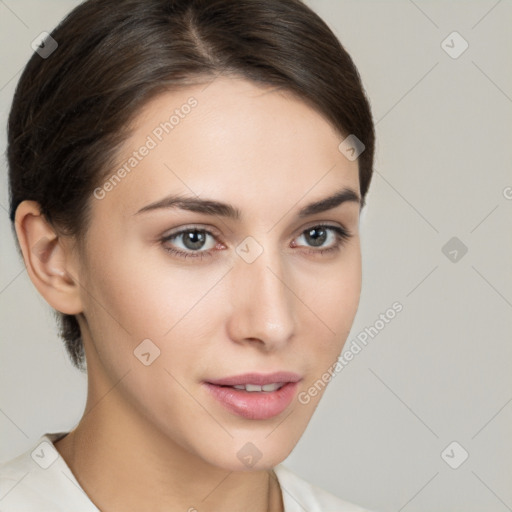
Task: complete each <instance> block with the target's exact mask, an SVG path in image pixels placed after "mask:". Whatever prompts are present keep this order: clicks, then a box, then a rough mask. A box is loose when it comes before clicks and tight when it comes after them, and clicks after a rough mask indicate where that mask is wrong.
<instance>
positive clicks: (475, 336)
mask: <svg viewBox="0 0 512 512" xmlns="http://www.w3.org/2000/svg"><path fill="white" fill-rule="evenodd" d="M78 3H79V2H77V1H72V0H60V1H57V0H44V1H43V0H40V1H26V0H24V1H21V0H17V1H14V0H0V34H1V35H0V43H1V44H0V58H1V67H0V120H1V123H0V152H1V153H2V160H1V161H0V171H1V173H2V176H1V182H0V183H1V194H0V229H1V238H0V242H1V251H0V255H1V272H0V307H1V317H0V321H1V344H0V365H1V372H0V385H1V388H0V389H1V396H0V439H1V446H0V460H6V459H9V458H11V457H13V456H14V455H16V454H18V453H20V452H21V451H24V450H26V449H28V448H29V447H31V446H32V445H33V444H34V443H35V442H36V441H37V439H38V438H39V436H40V435H42V434H43V433H45V432H57V431H64V430H69V429H71V428H73V427H74V426H75V424H76V423H77V422H78V420H79V418H80V416H81V413H82V409H83V406H84V403H85V392H86V378H85V376H84V375H82V374H80V373H79V372H78V371H77V370H75V369H74V368H73V367H72V366H71V363H70V362H69V361H68V359H67V355H66V353H65V351H64V347H63V344H62V342H61V341H60V340H59V338H58V337H57V335H56V326H55V322H54V319H53V316H52V314H51V310H50V308H49V306H47V304H46V303H45V301H44V300H43V299H42V298H41V297H40V296H39V295H38V293H37V292H36V290H35V288H34V286H33V285H32V283H31V282H30V280H29V278H28V275H27V273H26V271H25V269H24V265H23V263H22V261H21V260H20V259H19V258H18V255H17V253H16V250H15V245H14V240H13V237H12V233H11V227H10V221H9V218H8V213H7V211H8V192H7V169H6V160H5V155H4V152H5V147H6V135H5V130H6V120H7V115H8V112H9V108H10V104H11V100H12V96H13V93H14V88H15V85H16V83H17V80H18V79H19V76H20V73H21V70H22V69H23V67H24V66H25V64H26V62H27V61H28V58H29V57H30V55H31V52H32V49H31V47H30V43H31V41H32V40H33V39H34V38H35V37H36V36H38V35H39V34H40V33H41V32H42V31H48V32H50V31H51V29H53V28H54V26H55V25H56V24H57V22H58V21H60V20H61V18H62V17H63V16H64V15H65V14H66V13H67V12H68V11H70V10H71V9H72V8H73V7H74V6H76V5H77V4H78ZM308 4H309V5H310V6H311V7H312V8H313V9H314V10H315V11H317V12H318V13H319V14H320V15H321V16H322V17H323V19H325V20H326V22H327V23H328V24H329V25H330V26H331V28H332V29H333V30H334V32H335V33H336V34H337V36H338V37H339V39H340V40H341V42H342V44H343V45H344V46H345V47H346V49H347V50H348V52H349V53H350V54H351V56H352V57H353V59H354V61H355V63H356V65H357V67H358V69H359V71H360V74H361V76H362V79H363V82H364V85H365V88H366V90H367V93H368V95H369V97H370V100H371V104H372V109H373V114H374V117H375V122H376V131H377V154H376V162H375V175H374V178H373V182H372V185H371V189H370V193H369V195H368V199H367V207H366V209H365V211H364V213H363V217H362V221H361V230H362V248H363V292H362V296H361V302H360V307H359V311H358V313H357V317H356V320H355V323H354V326H353V329H352V331H351V334H350V336H349V338H348V341H347V344H346V348H347V349H348V347H349V346H350V344H351V341H352V340H354V339H356V338H357V336H358V335H359V336H361V333H363V332H366V333H368V332H369V331H365V329H369V327H371V326H374V327H375V326H377V327H376V330H377V331H378V332H377V334H374V336H373V338H372V337H369V341H368V343H367V346H366V347H364V349H363V350H362V351H361V352H359V353H358V354H357V355H356V356H354V358H353V359H352V361H350V363H349V365H348V366H346V367H345V368H344V369H343V370H342V371H341V372H339V373H338V374H337V375H336V377H335V378H334V379H333V381H332V382H331V384H330V385H329V387H328V389H327V391H326V394H325V396H324V398H323V400H322V402H321V403H320V406H319V407H318V409H317V411H316V413H315V415H314V416H313V419H312V421H311V423H310V425H309V427H308V429H307V430H306V432H305V434H304V436H303V438H302V439H301V441H300V442H299V444H298V445H297V447H296V449H295V450H294V452H293V453H292V454H291V456H290V457H289V458H288V459H287V460H286V461H285V464H286V465H287V466H288V467H290V468H291V469H292V470H294V471H295V472H297V473H298V474H300V475H301V476H302V477H304V478H306V479H308V480H310V481H312V482H314V483H316V484H318V485H319V486H321V487H324V488H325V489H327V490H329V491H331V492H333V493H335V494H337V495H339V496H341V497H343V498H345V499H347V500H350V501H354V502H356V503H358V504H361V505H363V506H365V507H368V508H371V509H374V510H380V511H386V512H388V511H389V512H391V511H402V510H404V511H407V512H413V511H414V512H420V511H429V512H435V511H447V510H450V511H458V510H460V511H465V512H476V511H481V510H486V511H487V512H494V511H495V512H501V511H504V512H505V511H506V510H512V485H510V484H511V482H512V436H511V435H510V434H511V432H512V372H511V366H512V364H511V362H512V343H511V342H512V336H511V332H512V329H511V328H512V271H511V264H512V172H511V162H512V144H511V135H512V133H511V132H512V130H511V128H512V66H511V65H510V55H511V54H512V31H511V30H510V26H511V22H512V3H511V2H510V1H506V0H505V1H496V0H486V1H467V0H465V1H444V2H443V1H431V0H423V1H420V0H416V1H415V2H413V1H408V0H396V1H368V0H358V1H355V0H354V1H346V0H323V1H322V0H310V1H309V2H308ZM454 32H457V34H453V33H454ZM466 45H468V46H467V48H466V49H465V51H462V50H464V48H465V47H466ZM396 301H398V302H400V303H401V304H402V305H403V310H402V311H401V312H400V313H399V314H397V315H396V316H395V318H394V319H393V320H391V321H390V322H389V323H387V324H385V326H384V327H383V328H380V329H379V327H381V324H380V323H378V324H376V322H377V320H379V315H380V314H383V313H385V311H386V310H387V309H388V308H390V307H391V305H392V304H393V303H394V302H396ZM372 333H375V331H372ZM466 456H467V458H466ZM465 458H466V459H465ZM464 459H465V460H464ZM462 461H463V462H462Z"/></svg>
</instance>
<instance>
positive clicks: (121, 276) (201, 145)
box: [77, 78, 361, 471]
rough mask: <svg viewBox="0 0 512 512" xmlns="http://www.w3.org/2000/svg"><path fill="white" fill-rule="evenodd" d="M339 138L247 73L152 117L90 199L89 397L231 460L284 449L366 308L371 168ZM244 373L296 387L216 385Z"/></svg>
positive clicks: (253, 380) (195, 449)
mask: <svg viewBox="0 0 512 512" xmlns="http://www.w3.org/2000/svg"><path fill="white" fill-rule="evenodd" d="M171 116H173V117H171ZM166 122H167V123H168V124H167V125H166V124H165V123H166ZM341 140H342V137H340V136H339V135H338V134H337V133H336V132H335V131H334V130H333V128H332V127H331V125H330V124H329V123H328V122H327V121H326V120H325V119H324V118H323V117H322V116H321V115H320V114H318V113H317V112H316V111H315V110H313V109H311V108H310V107H308V106H307V105H306V104H305V103H303V102H301V101H300V100H298V99H294V98H293V97H292V96H291V95H285V94H284V93H283V92H280V91H277V90H275V89H271V88H262V87H261V86H256V85H254V84H253V83H251V82H248V81H246V80H243V79H233V78H218V79H216V80H214V81H213V82H212V83H210V85H207V84H202V85H197V86H191V87H189V88H186V89H183V90H181V91H179V92H168V93H164V94H162V95H160V96H159V97H157V98H156V99H154V100H153V101H152V102H151V103H149V104H148V106H147V107H146V108H145V109H144V110H143V111H142V112H141V113H140V115H139V116H138V118H137V120H136V124H135V130H134V131H133V133H132V135H131V136H130V138H129V139H128V140H127V142H126V144H125V145H124V147H123V149H122V151H121V153H120V154H119V165H118V166H117V167H115V168H113V169H112V172H111V174H110V175H109V176H112V175H114V174H115V177H112V178H111V180H110V181H109V183H110V185H109V184H107V183H102V184H101V185H100V187H99V188H98V189H96V191H95V193H94V196H93V197H91V203H92V218H91V227H90V230H89V231H88V234H87V244H86V252H85V254H84V259H83V260H82V263H81V267H79V271H78V276H77V278H78V280H79V281H80V284H81V288H80V289H81V300H82V304H83V313H84V318H85V321H84V319H80V322H81V327H82V332H83V337H84V343H85V349H86V354H87V361H88V372H89V386H90V389H89V393H90V394H91V393H92V394H96V398H97V400H99V399H100V398H101V396H103V395H104V393H107V392H109V393H110V392H114V393H115V397H116V398H115V400H116V403H117V404H118V405H119V407H117V408H112V413H111V415H112V417H111V418H110V419H109V421H110V422H111V423H112V424H116V425H117V427H119V429H128V430H129V429H134V430H133V432H134V435H135V428H137V429H139V431H138V434H142V433H144V434H149V433H151V434H152V435H155V437H154V438H155V439H156V438H158V439H160V440H165V441H166V442H168V443H167V444H168V446H175V447H176V446H179V447H180V448H181V449H183V450H185V451H186V452H188V453H192V454H193V455H195V456H198V457H199V458H201V459H202V460H203V461H206V462H208V463H210V464H212V465H215V466H218V467H222V468H226V469H229V470H234V471H240V470H245V469H248V468H252V467H254V468H257V469H265V468H269V467H272V466H275V465H276V464H278V463H279V462H281V461H282V460H284V459H285V458H286V457H287V456H288V454H289V453H290V451H291V450H292V449H293V447H294V446H295V444H296V443H297V442H298V440H299V438H300V437H301V435H302V433H303V432H304V430H305V428H306V426H307V424H308V422H309V420H310V418H311V415H312V414H313V411H314V409H315V407H316V406H317V404H318V401H319V399H320V397H321V395H322V393H323V390H324V389H325V386H317V389H319V391H318V392H317V393H316V394H315V393H308V389H309V388H310V387H311V386H312V385H313V384H314V383H315V382H317V381H319V380H321V379H322V375H324V374H325V373H326V372H327V371H328V370H329V369H330V368H332V367H333V364H334V363H335V362H336V359H337V357H338V356H339V354H340V353H341V350H342V347H343V344H344V342H345V341H346V338H347V336H348V333H349V331H350V328H351V325H352V322H353V319H354V316H355V313H356V310H357V306H358V303H359V296H360V291H361V253H360V239H359V212H360V203H359V202H358V197H359V176H358V163H357V160H355V161H350V160H349V159H347V158H346V157H345V156H344V155H343V154H342V153H341V152H340V151H339V149H338V145H339V144H340V142H341ZM144 147H145V148H146V149H141V148H144ZM134 152H135V153H134ZM130 158H132V159H131V160H130ZM125 163H126V166H125V172H124V173H123V172H122V171H120V172H117V171H118V169H120V168H121V167H122V165H123V164H125ZM116 172H117V173H116ZM343 191H345V194H344V195H343V196H342V198H343V197H344V198H345V200H344V201H341V200H338V201H332V202H331V203H330V204H324V205H323V206H324V207H323V208H322V207H321V206H322V203H321V202H322V201H323V200H325V199H327V198H330V197H332V196H333V195H336V194H340V193H342V192H343ZM350 191H353V193H354V194H355V197H352V196H351V194H350ZM340 197H341V196H340ZM178 198H179V199H181V200H182V201H185V202H184V203H179V202H174V203H172V200H176V199H178ZM319 202H320V205H317V206H316V207H313V206H310V205H313V204H317V203H319ZM308 206H309V209H308ZM301 212H302V213H301ZM322 225H323V226H325V227H319V226H322ZM340 230H341V231H340ZM344 231H345V232H348V233H349V234H350V235H351V236H350V237H349V238H346V239H344V238H343V237H342V236H341V235H340V234H339V233H343V232H344ZM275 372H291V373H292V374H294V375H295V377H294V376H293V375H280V376H279V375H274V376H272V375H270V374H273V373H275ZM248 373H251V374H259V375H256V376H254V375H253V376H251V377H243V374H248ZM241 375H242V377H241V378H240V379H235V380H234V381H230V382H224V384H232V385H234V384H236V383H238V384H240V383H241V384H242V385H243V384H260V385H261V384H264V383H266V382H267V383H268V381H270V382H275V383H276V384H282V383H283V382H288V384H286V385H285V386H283V387H282V388H281V389H280V390H277V391H264V390H261V391H247V390H242V389H235V388H232V387H222V386H221V385H218V386H213V385H211V384H207V383H212V381H217V383H218V381H219V380H223V379H226V378H228V377H236V376H241ZM260 379H261V380H260ZM291 381H296V382H295V383H290V382H291ZM114 386H115V389H114ZM274 387H276V386H274ZM250 389H251V388H250ZM252 389H259V388H252ZM266 389H273V388H272V386H271V387H270V388H266ZM313 395H314V396H313ZM113 396H114V394H112V395H111V398H112V397H113ZM299 396H300V397H301V399H300V400H299ZM120 411H122V412H120ZM134 425H137V427H134Z"/></svg>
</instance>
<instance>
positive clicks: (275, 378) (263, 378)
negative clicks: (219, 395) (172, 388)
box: [206, 371, 302, 386]
mask: <svg viewBox="0 0 512 512" xmlns="http://www.w3.org/2000/svg"><path fill="white" fill-rule="evenodd" d="M301 379H302V377H301V376H300V375H298V374H297V373H293V372H285V371H281V372H274V373H244V374H243V375H233V376H232V377H225V378H222V379H215V380H208V381H206V382H208V383H209V384H214V385H215V386H240V385H242V384H256V385H258V386H264V385H265V384H273V383H279V382H283V383H286V382H298V381H299V380H301Z"/></svg>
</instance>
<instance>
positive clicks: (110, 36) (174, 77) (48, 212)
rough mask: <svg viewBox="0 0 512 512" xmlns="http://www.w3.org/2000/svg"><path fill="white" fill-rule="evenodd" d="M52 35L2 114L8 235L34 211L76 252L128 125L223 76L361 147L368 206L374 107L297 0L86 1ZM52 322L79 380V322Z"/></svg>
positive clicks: (335, 44) (344, 58) (343, 56)
mask: <svg viewBox="0 0 512 512" xmlns="http://www.w3.org/2000/svg"><path fill="white" fill-rule="evenodd" d="M50 35H51V37H52V38H53V39H54V40H55V41H56V42H57V44H58V47H57V48H56V49H55V51H54V52H53V53H51V54H50V55H48V56H46V57H47V58H44V57H45V56H44V55H43V56H41V55H40V54H39V53H34V54H33V55H32V57H31V58H30V60H29V62H28V63H27V65H26V67H25V69H24V71H23V74H22V76H21V78H20V80H19V82H18V85H17V88H16V92H15V95H14V99H13V103H12V108H11V111H10V115H9V121H8V147H7V159H8V165H9V186H10V218H11V221H12V222H13V228H14V219H15V212H16V208H17V207H18V205H19V204H20V203H21V202H22V201H23V200H33V201H37V203H39V205H40V208H41V213H42V214H43V215H44V217H45V218H46V220H47V221H48V222H49V223H50V224H51V225H52V226H53V227H54V228H55V229H56V231H58V232H60V233H62V234H64V235H68V236H72V237H73V238H74V239H75V241H76V243H77V245H78V247H82V248H83V245H82V243H83V241H84V238H85V234H86V231H87V228H88V226H89V221H90V211H91V210H90V207H91V198H92V193H93V190H94V189H95V188H96V187H97V186H98V184H101V183H102V182H103V181H104V180H105V177H107V176H109V175H110V174H111V173H112V166H113V165H114V164H115V161H116V152H117V150H118V149H119V148H120V146H121V144H122V143H123V142H124V141H125V140H126V139H127V137H128V135H129V126H130V123H131V121H133V119H134V118H135V117H136V116H137V114H138V113H139V112H140V111H141V109H142V108H143V107H144V105H145V104H146V103H147V102H148V101H149V100H151V99H153V98H154V97H155V96H156V95H158V94H160V93H162V92H165V91H170V90H176V89H177V88H181V87H186V86H187V85H190V84H192V83H196V82H198V81H199V80H205V79H207V78H209V77H210V78H213V77H215V76H219V75H221V74H225V75H236V76H238V77H243V78H246V79H248V80H251V81H254V82H256V83H260V84H267V85H271V86H277V87H280V88H282V89H284V90H287V91H290V92H293V93H295V94H296V95H297V96H298V97H299V98H300V99H302V100H303V101H304V102H306V103H308V104H309V105H310V106H312V107H313V108H315V109H316V110H317V111H318V112H319V113H321V114H322V115H323V116H324V117H325V118H326V119H327V120H328V121H329V122H330V123H331V124H332V125H333V126H334V127H335V128H336V129H337V130H338V131H339V133H340V135H342V136H344V137H346V136H348V135H350V134H354V135H355V136H356V137H357V138H358V139H360V140H361V141H362V142H363V143H364V145H365V150H364V151H363V153H362V154H361V155H360V156H359V158H358V165H359V182H360V193H361V198H362V206H364V198H365V196H366V193H367V191H368V188H369V185H370V181H371V178H372V171H373V157H374V145H375V140H374V139H375V135H374V126H373V120H372V115H371V110H370V105H369V102H368V100H367V98H366V95H365V93H364V89H363V86H362V84H361V79H360V76H359V73H358V71H357V69H356V67H355V65H354V63H353V61H352V59H351V58H350V56H349V55H348V53H347V52H346V51H345V49H344V48H343V47H342V45H341V44H340V42H339V41H338V39H337V38H336V37H335V35H334V34H333V33H332V31H331V30H330V29H329V28H328V26H327V25H326V24H325V22H324V21H322V20H321V19H320V18H319V17H318V15H316V14H315V13H314V12H313V11H312V10H311V9H310V8H309V7H307V6H306V5H304V4H303V3H302V2H301V1H300V0H88V1H85V2H83V3H82V4H80V5H79V6H78V7H76V8H75V9H74V10H73V11H71V13H70V14H69V15H68V16H67V17H66V18H65V19H64V20H63V21H62V22H61V23H60V24H59V25H58V26H57V27H56V28H55V29H54V30H53V31H52V32H51V34H50ZM248 122H250V121H248ZM340 142H341V139H340ZM15 238H16V237H15ZM16 243H17V244H18V245H17V247H18V250H19V249H20V248H19V242H18V240H17V239H16ZM55 314H56V315H57V319H58V321H59V323H60V336H61V337H62V338H63V340H64V342H65V346H66V350H67V352H68V354H69V356H70V357H71V360H72V362H73V364H74V365H75V366H76V367H77V368H79V369H80V370H82V371H83V370H84V369H85V355H84V349H83V343H82V338H81V333H80V327H79V324H78V322H77V319H76V318H75V316H74V315H68V314H63V313H60V312H55Z"/></svg>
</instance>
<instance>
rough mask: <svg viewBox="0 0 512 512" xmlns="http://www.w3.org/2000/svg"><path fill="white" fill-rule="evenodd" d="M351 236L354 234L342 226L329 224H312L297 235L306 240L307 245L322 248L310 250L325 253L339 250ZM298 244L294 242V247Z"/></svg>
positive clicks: (299, 238) (298, 238)
mask: <svg viewBox="0 0 512 512" xmlns="http://www.w3.org/2000/svg"><path fill="white" fill-rule="evenodd" d="M351 236H352V235H351V234H350V233H349V232H348V231H347V230H346V229H344V228H342V227H340V226H329V225H325V224H321V225H318V226H312V227H310V228H307V229H305V230H304V231H303V232H302V234H301V235H300V236H299V237H297V240H301V239H303V240H305V241H306V246H307V247H313V248H314V247H319V248H320V250H319V249H313V250H312V251H308V252H310V253H319V254H323V253H325V252H330V251H337V250H339V249H341V247H342V246H343V244H344V243H345V242H346V241H347V240H348V239H349V238H350V237H351ZM326 242H327V244H326ZM299 245H303V244H299ZM296 246H297V244H296V243H294V247H296Z"/></svg>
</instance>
